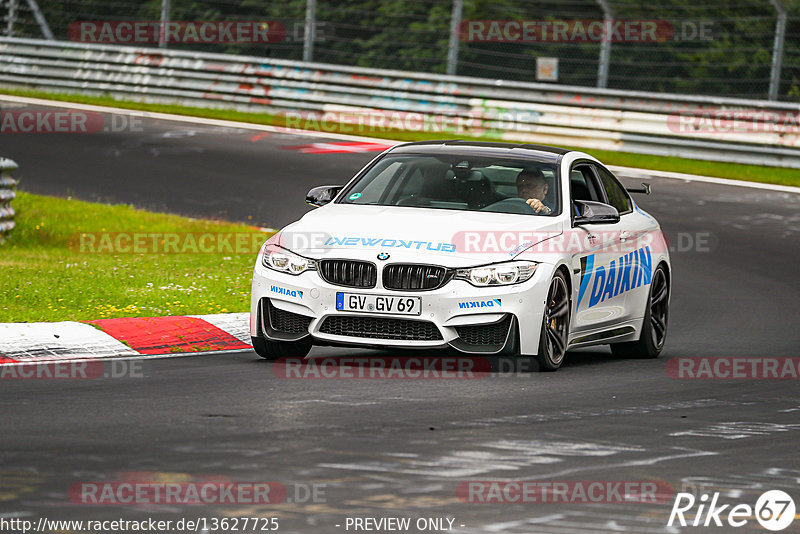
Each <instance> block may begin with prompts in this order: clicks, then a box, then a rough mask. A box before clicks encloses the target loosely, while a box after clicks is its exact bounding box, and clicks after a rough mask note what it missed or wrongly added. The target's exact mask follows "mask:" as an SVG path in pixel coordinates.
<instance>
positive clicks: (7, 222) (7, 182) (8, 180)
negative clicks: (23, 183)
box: [0, 158, 18, 244]
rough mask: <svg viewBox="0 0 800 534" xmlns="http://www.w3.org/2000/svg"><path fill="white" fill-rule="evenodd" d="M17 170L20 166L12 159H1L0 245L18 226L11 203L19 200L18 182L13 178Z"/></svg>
mask: <svg viewBox="0 0 800 534" xmlns="http://www.w3.org/2000/svg"><path fill="white" fill-rule="evenodd" d="M17 168H18V165H17V164H16V163H14V162H13V161H11V160H10V159H6V158H0V244H2V243H3V241H4V240H5V236H6V235H8V233H9V232H10V231H11V230H13V229H14V225H15V224H16V223H14V215H15V213H14V208H12V207H11V201H12V200H14V199H15V198H17V193H16V192H15V191H14V189H15V188H16V187H17V181H16V180H15V179H14V178H12V177H11V173H12V172H14V171H15V170H17Z"/></svg>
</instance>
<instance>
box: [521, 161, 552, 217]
mask: <svg viewBox="0 0 800 534" xmlns="http://www.w3.org/2000/svg"><path fill="white" fill-rule="evenodd" d="M548 187H549V186H548V184H547V179H546V178H545V177H544V174H542V171H541V170H539V169H523V170H522V171H520V173H519V174H518V175H517V194H518V195H519V198H522V199H524V200H525V202H527V203H528V205H529V206H530V207H531V208H533V211H535V212H536V213H541V214H543V215H550V213H552V211H553V208H551V207H550V206H547V205H546V204H545V203H544V198H545V196H546V195H547V189H548Z"/></svg>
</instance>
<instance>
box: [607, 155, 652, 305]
mask: <svg viewBox="0 0 800 534" xmlns="http://www.w3.org/2000/svg"><path fill="white" fill-rule="evenodd" d="M595 170H596V171H597V174H598V176H599V178H600V181H601V184H602V186H603V190H604V192H605V194H606V199H607V203H608V204H611V205H612V206H614V207H615V208H617V211H619V213H620V252H619V258H618V260H617V267H618V269H619V266H620V265H621V266H622V269H621V270H619V272H618V274H617V276H616V279H617V280H616V281H617V286H618V287H619V291H618V293H619V295H624V296H625V310H624V313H623V316H622V319H623V320H630V319H636V318H639V317H643V316H644V308H645V303H646V302H647V298H648V295H649V291H650V279H651V275H652V270H653V259H654V256H655V254H654V253H655V252H657V250H656V249H658V248H659V247H660V246H661V245H660V244H661V243H663V240H662V236H661V235H660V229H659V227H658V225H657V223H656V222H655V220H654V219H653V218H652V217H650V216H648V215H646V214H644V212H642V211H641V210H636V209H635V207H636V206H635V204H634V202H633V200H632V199H631V197H630V195H629V194H628V192H627V191H626V190H625V187H624V186H623V185H622V184H621V183H620V181H619V180H618V179H617V178H616V176H614V175H613V174H612V173H611V171H609V170H608V169H606V168H605V167H604V166H602V165H595Z"/></svg>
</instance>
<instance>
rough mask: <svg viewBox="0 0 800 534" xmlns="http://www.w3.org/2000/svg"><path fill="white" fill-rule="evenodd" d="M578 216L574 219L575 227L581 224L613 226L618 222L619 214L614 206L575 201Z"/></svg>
mask: <svg viewBox="0 0 800 534" xmlns="http://www.w3.org/2000/svg"><path fill="white" fill-rule="evenodd" d="M575 205H576V206H577V207H578V211H579V212H580V215H577V216H576V217H575V226H579V225H581V224H614V223H618V222H619V212H618V211H617V208H615V207H614V206H609V205H608V204H603V203H602V202H593V201H591V200H576V201H575Z"/></svg>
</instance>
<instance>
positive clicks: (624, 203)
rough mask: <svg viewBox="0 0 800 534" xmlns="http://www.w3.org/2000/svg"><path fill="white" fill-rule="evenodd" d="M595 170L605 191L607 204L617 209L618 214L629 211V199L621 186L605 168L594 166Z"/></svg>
mask: <svg viewBox="0 0 800 534" xmlns="http://www.w3.org/2000/svg"><path fill="white" fill-rule="evenodd" d="M595 168H596V169H597V173H598V174H599V175H600V180H601V181H602V182H603V189H605V190H606V197H607V198H608V203H609V204H611V205H612V206H614V207H615V208H617V211H618V212H620V213H627V212H629V211H631V199H630V197H629V196H628V193H627V192H626V191H625V188H624V187H622V184H620V183H619V181H618V180H617V179H616V178H615V177H614V175H613V174H611V173H610V172H608V171H607V170H606V169H605V168H603V167H600V166H599V165H596V166H595Z"/></svg>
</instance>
